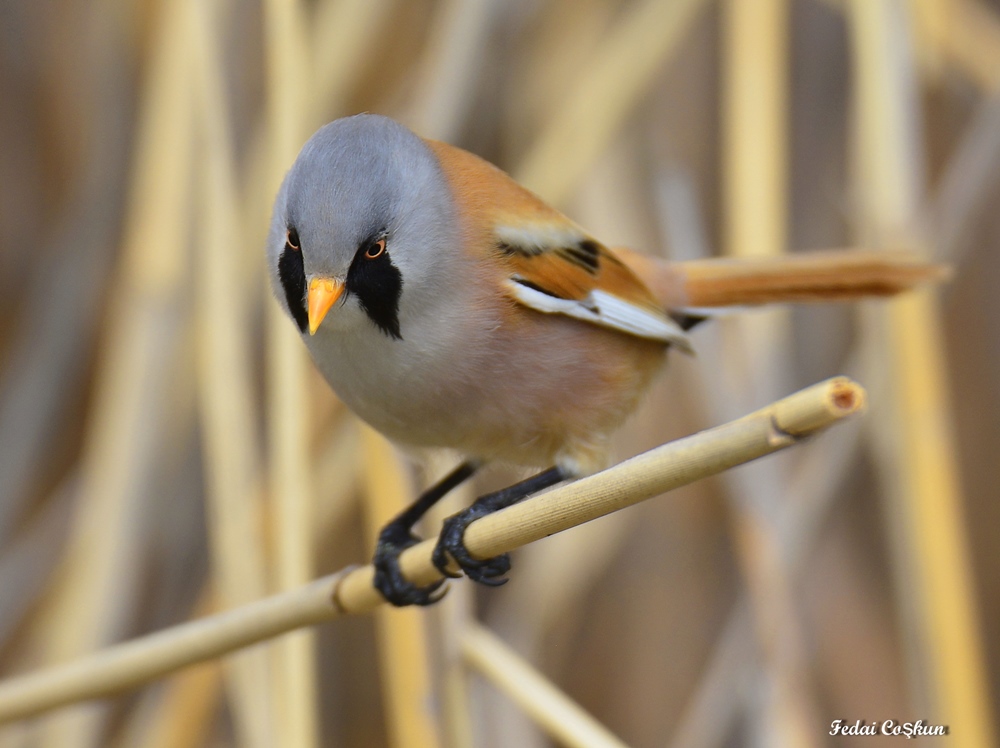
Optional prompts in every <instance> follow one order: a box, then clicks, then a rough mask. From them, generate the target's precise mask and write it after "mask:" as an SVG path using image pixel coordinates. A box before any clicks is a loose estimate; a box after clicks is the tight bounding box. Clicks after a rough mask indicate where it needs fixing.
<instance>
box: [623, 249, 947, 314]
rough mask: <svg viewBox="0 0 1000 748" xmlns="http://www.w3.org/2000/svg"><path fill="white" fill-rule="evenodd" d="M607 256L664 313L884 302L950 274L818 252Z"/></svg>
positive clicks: (940, 268)
mask: <svg viewBox="0 0 1000 748" xmlns="http://www.w3.org/2000/svg"><path fill="white" fill-rule="evenodd" d="M615 253H616V254H618V255H619V256H620V257H621V258H622V260H624V261H625V263H626V264H628V265H629V266H630V267H631V268H632V270H633V271H635V273H636V274H637V275H638V276H639V277H640V278H642V279H643V280H644V281H645V282H646V284H647V286H649V289H650V290H651V291H652V292H653V295H654V296H655V297H656V299H657V301H659V302H660V303H661V304H662V305H663V307H664V308H665V309H669V310H672V311H688V310H691V311H694V310H701V311H706V310H711V309H717V308H721V307H733V306H757V305H760V304H783V303H808V302H823V301H847V300H850V299H860V298H864V297H869V296H892V295H894V294H897V293H901V292H902V291H906V290H908V289H911V288H913V287H915V286H918V285H921V284H924V283H930V282H934V281H940V280H943V279H945V278H947V277H948V276H949V275H950V269H949V268H948V267H947V266H945V265H938V264H934V263H930V262H927V261H925V260H922V259H921V258H920V257H919V256H917V255H916V254H914V253H912V252H905V251H869V250H824V251H817V252H802V253H797V254H791V255H784V256H782V257H775V258H760V259H730V258H720V259H708V260H693V261H687V262H666V261H664V260H660V259H656V258H653V257H650V256H648V255H643V254H640V253H638V252H634V251H631V250H621V249H616V250H615ZM720 311H721V309H720Z"/></svg>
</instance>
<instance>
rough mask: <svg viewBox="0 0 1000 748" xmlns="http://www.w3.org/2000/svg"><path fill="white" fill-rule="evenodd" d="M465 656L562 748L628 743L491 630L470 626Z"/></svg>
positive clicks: (618, 747) (619, 746) (619, 747)
mask: <svg viewBox="0 0 1000 748" xmlns="http://www.w3.org/2000/svg"><path fill="white" fill-rule="evenodd" d="M462 653H463V654H464V655H465V659H466V661H467V662H468V663H469V665H471V666H472V667H473V668H475V669H476V670H478V671H479V672H480V673H482V674H483V675H485V676H486V677H487V678H488V679H489V680H490V682H491V683H493V684H495V685H496V686H497V687H498V688H499V689H500V690H501V691H503V692H504V693H505V694H507V696H508V697H509V698H510V699H512V700H513V701H515V702H516V703H517V705H518V706H520V707H521V708H522V709H523V710H524V711H525V712H526V713H527V714H528V715H529V716H531V718H532V719H534V720H535V721H536V722H537V723H538V724H539V725H540V726H541V727H542V729H543V730H545V732H546V733H547V734H548V735H549V736H551V737H552V738H553V739H554V740H556V741H557V742H558V743H559V745H565V746H570V748H625V743H623V742H622V741H621V740H619V739H618V738H617V737H615V735H614V734H612V733H611V732H610V731H609V730H608V729H607V728H606V727H605V726H604V725H602V724H601V723H600V722H598V721H597V720H596V719H594V718H593V717H592V716H591V715H590V714H588V713H587V711H586V710H585V709H583V708H582V707H581V706H580V705H579V704H577V703H576V702H575V701H573V700H572V699H570V698H569V697H568V696H566V694H564V693H563V692H562V691H561V690H559V689H558V688H557V687H556V686H554V685H553V684H552V683H551V682H550V681H549V680H548V679H547V678H545V676H543V675H542V674H541V673H539V672H538V671H537V670H535V668H533V667H532V666H531V665H530V664H529V663H528V662H526V661H525V660H524V659H522V658H521V657H520V656H519V655H518V654H517V653H516V652H514V651H513V650H512V649H511V648H510V647H508V646H507V645H506V644H504V643H503V641H502V640H500V639H499V638H498V637H497V636H496V635H495V634H493V633H491V632H490V631H489V630H488V629H485V628H483V627H482V626H476V625H470V626H469V627H468V628H467V629H466V630H465V634H464V636H463V638H462Z"/></svg>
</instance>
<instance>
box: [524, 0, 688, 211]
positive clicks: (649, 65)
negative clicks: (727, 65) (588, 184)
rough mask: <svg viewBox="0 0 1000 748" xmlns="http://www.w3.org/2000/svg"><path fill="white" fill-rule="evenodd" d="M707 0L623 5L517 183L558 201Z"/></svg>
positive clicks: (531, 152)
mask: <svg viewBox="0 0 1000 748" xmlns="http://www.w3.org/2000/svg"><path fill="white" fill-rule="evenodd" d="M706 4H707V3H706V2H705V0H675V2H669V3H665V2H662V0H644V2H643V3H642V4H641V5H639V6H637V7H635V8H630V9H629V12H628V15H627V16H626V17H625V18H624V19H622V21H621V22H620V23H618V24H617V25H616V26H615V28H614V29H612V30H611V32H610V33H609V34H608V38H607V41H606V42H604V44H603V45H602V47H601V48H600V49H597V50H595V51H594V53H593V55H592V56H591V62H590V64H589V65H588V66H587V67H586V68H585V69H584V70H582V71H581V72H580V74H579V76H578V78H577V80H576V81H575V83H574V84H573V85H572V87H571V89H570V90H569V91H568V92H567V94H566V96H565V97H563V98H559V99H558V100H556V101H555V102H554V104H553V107H552V110H551V113H550V114H549V117H548V121H547V122H546V123H545V124H544V125H543V126H542V128H541V134H540V135H539V136H538V137H537V138H536V140H535V143H534V144H533V146H532V147H531V149H530V150H529V152H528V154H527V156H526V157H525V158H524V160H523V161H522V163H521V164H520V166H519V168H517V169H516V170H515V172H514V176H515V178H516V179H517V181H519V182H521V184H523V185H525V186H526V187H528V188H529V189H531V190H534V191H535V192H537V193H538V194H540V195H541V196H542V197H544V198H545V199H546V200H548V201H549V202H552V203H556V204H559V203H563V202H565V201H566V199H567V198H568V197H569V196H570V192H571V190H572V189H574V188H575V187H576V186H577V185H578V184H579V183H580V178H581V177H582V176H583V174H585V173H586V171H587V169H589V168H590V166H591V164H592V163H593V161H594V160H595V159H596V158H597V157H598V156H599V155H600V154H601V153H602V152H603V151H604V149H605V148H606V147H607V145H608V142H609V141H610V140H611V138H612V137H613V135H614V133H615V132H617V130H618V129H619V128H620V127H621V125H622V123H623V121H624V120H625V118H626V117H627V116H628V114H629V112H631V110H632V108H633V107H634V106H635V105H636V103H637V102H638V101H639V99H640V98H641V97H642V94H643V92H644V91H645V90H646V89H647V88H648V87H649V85H650V84H651V83H652V81H653V78H654V76H655V75H656V73H657V72H658V71H659V70H660V68H661V67H662V65H663V64H664V62H665V60H666V59H667V58H668V57H669V56H670V54H671V53H672V52H673V51H674V50H675V49H676V47H677V45H678V43H679V42H680V41H681V40H682V39H683V38H684V37H685V35H686V34H687V31H688V29H689V28H690V26H691V24H692V23H693V22H694V19H695V18H696V17H697V13H698V11H699V10H701V8H703V7H704V6H705V5H706Z"/></svg>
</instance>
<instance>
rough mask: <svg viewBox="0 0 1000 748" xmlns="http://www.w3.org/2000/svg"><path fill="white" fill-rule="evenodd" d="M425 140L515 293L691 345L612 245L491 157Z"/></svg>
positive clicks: (477, 237)
mask: <svg viewBox="0 0 1000 748" xmlns="http://www.w3.org/2000/svg"><path fill="white" fill-rule="evenodd" d="M425 142H426V143H427V145H428V146H429V147H430V149H431V150H432V151H433V152H434V154H435V155H436V156H437V158H438V161H439V163H440V164H441V168H442V171H443V172H444V174H445V177H446V178H447V179H448V183H449V186H450V187H451V190H452V194H453V195H454V198H455V201H456V202H457V203H458V205H459V207H460V211H461V213H462V215H463V217H464V218H465V223H466V234H467V235H466V245H467V246H468V247H469V248H470V251H476V252H482V253H484V259H488V260H491V261H494V262H497V263H499V264H500V266H501V267H503V268H504V269H505V270H506V271H507V274H508V278H507V280H506V282H505V287H506V290H507V292H508V293H509V294H510V295H511V296H512V297H513V298H514V299H516V300H517V301H518V302H520V303H521V304H524V305H525V306H527V307H530V308H532V309H535V310H537V311H540V312H545V313H548V314H563V315H567V316H570V317H575V318H577V319H582V320H585V321H587V322H590V323H592V324H595V325H601V326H603V327H608V328H611V329H614V330H618V331H620V332H624V333H627V334H629V335H635V336H637V337H642V338H650V339H653V340H662V341H663V342H667V343H673V344H675V345H677V346H679V347H681V348H683V349H685V350H690V343H689V341H688V338H687V335H686V334H685V333H684V331H683V330H682V329H681V327H680V326H679V325H678V324H677V323H676V322H674V321H673V320H672V319H671V318H670V317H668V316H667V314H666V312H665V311H664V310H663V309H662V308H660V307H659V305H657V303H656V300H655V299H654V298H653V295H652V293H650V291H649V289H648V288H647V287H646V285H645V284H644V283H643V282H642V281H641V280H640V279H639V278H638V277H637V276H636V275H635V273H633V272H632V271H631V270H630V269H629V268H628V267H627V266H626V265H625V264H624V263H622V262H621V260H619V259H618V258H617V257H616V256H615V255H614V254H613V253H612V252H611V251H610V250H608V249H607V248H606V247H604V246H603V245H602V244H600V243H599V242H597V241H595V240H594V239H592V238H591V237H589V236H588V235H587V234H586V233H585V232H584V231H583V230H582V229H580V227H579V226H577V225H576V224H574V223H573V222H572V221H570V220H569V219H568V218H566V217H565V216H564V215H562V214H561V213H560V212H559V211H557V210H555V209H554V208H552V207H550V206H549V205H547V204H546V203H545V202H544V201H542V200H541V199H540V198H538V197H537V196H536V195H534V194H533V193H531V192H530V191H528V190H526V189H525V188H524V187H522V186H521V185H519V184H518V183H517V182H515V181H514V180H513V179H511V178H510V177H509V176H507V175H506V174H505V173H504V172H502V171H501V170H500V169H498V168H496V167H495V166H493V165H492V164H490V163H488V162H487V161H484V160H482V159H480V158H479V157H478V156H474V155H472V154H471V153H468V152H466V151H463V150H461V149H460V148H455V147H454V146H451V145H448V144H447V143H440V142H437V141H433V140H428V141H425Z"/></svg>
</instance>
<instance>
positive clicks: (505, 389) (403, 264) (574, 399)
mask: <svg viewBox="0 0 1000 748" xmlns="http://www.w3.org/2000/svg"><path fill="white" fill-rule="evenodd" d="M266 256H267V262H268V267H269V275H270V279H271V284H272V288H273V291H274V295H275V297H276V299H277V301H278V303H279V304H280V306H281V307H282V309H283V310H284V311H285V313H286V314H287V315H288V317H289V318H290V320H291V321H292V322H293V323H294V325H295V327H296V329H297V330H298V333H299V334H300V336H301V338H302V340H303V341H304V343H305V345H306V347H307V349H308V351H309V353H310V355H311V357H312V359H313V361H314V362H315V365H316V366H317V368H318V369H319V371H320V372H321V373H322V375H323V377H324V378H325V379H326V381H327V382H328V383H329V385H330V387H331V388H332V389H333V390H334V392H335V393H336V394H337V396H338V397H339V398H340V400H342V401H343V402H344V403H345V404H346V405H347V406H348V408H350V409H351V410H352V411H353V412H354V413H355V414H356V415H357V416H359V417H360V418H361V419H362V420H364V421H365V422H367V423H368V424H369V425H371V426H372V427H374V428H375V429H376V430H377V431H379V432H381V433H382V434H383V435H385V436H386V437H388V438H389V439H390V440H392V441H393V442H395V443H397V444H399V445H400V446H402V447H404V448H407V449H410V450H415V451H417V452H420V451H424V450H427V449H440V448H445V449H451V450H454V451H455V452H457V453H458V454H460V455H461V456H462V458H463V459H462V462H461V463H460V464H459V466H458V467H457V468H455V469H454V470H453V471H452V472H451V473H450V474H448V475H447V476H446V477H445V478H444V479H443V480H442V481H441V482H439V483H438V484H437V485H435V486H432V487H431V488H430V489H428V490H427V491H426V492H424V493H423V494H421V495H420V496H419V497H418V498H417V499H416V501H414V502H413V504H411V505H410V506H409V507H408V508H407V509H406V510H404V511H403V512H402V513H401V514H399V515H398V516H397V517H396V518H395V519H393V520H392V521H391V522H390V523H388V524H387V525H386V526H385V528H384V529H383V530H382V531H381V533H380V535H379V538H378V541H377V544H376V551H375V555H374V559H373V564H374V566H375V586H376V587H377V588H378V589H379V591H380V592H381V593H382V595H383V596H384V597H385V598H386V600H388V601H389V602H390V603H392V604H394V605H397V606H405V605H430V604H432V603H434V602H436V601H437V600H438V599H440V597H441V595H442V594H443V593H444V591H443V590H442V589H441V584H442V582H443V580H442V581H439V582H436V583H434V584H431V585H427V586H423V587H418V586H416V585H414V584H412V583H410V582H409V581H408V580H406V579H405V578H404V577H403V576H402V574H401V572H400V569H399V562H398V557H399V554H400V553H401V552H402V551H403V550H405V548H407V547H409V546H411V545H413V544H415V543H416V542H418V538H417V537H416V535H415V534H414V531H413V528H414V526H415V524H416V523H417V522H418V521H419V519H420V518H421V517H422V516H423V514H424V513H425V512H426V511H427V510H428V509H429V508H430V507H431V506H432V505H433V504H434V503H436V502H437V501H438V500H439V499H440V498H441V497H443V496H444V495H445V494H447V493H448V492H449V491H450V490H452V489H453V488H455V487H456V486H458V485H459V484H461V483H462V482H464V481H465V480H467V479H468V478H470V477H471V476H472V475H473V474H475V473H476V472H477V471H478V470H479V469H480V468H481V467H482V466H483V465H486V464H488V463H505V464H509V465H514V466H518V467H520V468H525V469H532V470H534V471H537V472H535V473H534V474H533V475H531V477H529V478H527V479H525V480H523V481H521V482H519V483H516V484H514V485H513V486H509V487H507V488H504V489H502V490H500V491H497V492H494V493H491V494H486V495H484V496H481V497H479V498H478V499H476V501H475V502H473V503H472V505H471V506H470V507H468V508H466V509H465V510H463V511H462V512H459V513H458V514H456V515H454V516H452V517H449V518H448V519H447V520H446V521H445V523H444V527H443V528H442V531H441V534H440V536H439V538H438V542H437V546H436V548H435V552H434V557H433V558H434V563H435V565H436V566H437V567H438V568H439V569H440V570H441V571H442V573H443V574H444V575H445V576H460V575H459V574H457V573H455V572H454V571H452V570H451V568H452V567H451V566H450V564H449V562H450V560H453V561H454V562H455V563H456V564H457V565H458V567H459V568H461V570H462V571H463V572H464V573H465V575H466V576H468V577H469V578H471V579H473V580H474V581H477V582H480V583H482V584H486V585H493V586H495V585H499V584H502V583H503V582H504V581H506V579H507V576H506V575H507V572H508V571H509V569H510V561H509V558H508V557H507V556H506V555H504V556H498V557H495V558H492V559H480V558H475V557H473V556H472V555H471V554H469V553H468V551H467V549H466V548H465V546H464V543H463V541H462V536H463V533H464V531H465V528H466V527H467V526H468V525H469V524H470V523H471V522H472V521H474V520H475V519H477V518H479V517H481V516H483V515H485V514H488V513H490V512H492V511H496V510H497V509H500V508H503V507H504V506H508V505H510V504H512V503H515V502H517V501H520V500H522V499H523V498H525V497H526V496H529V495H531V494H533V493H536V492H538V491H540V490H543V489H545V488H548V487H550V486H553V485H555V484H557V483H560V482H563V481H567V480H572V479H575V478H578V477H582V476H584V475H587V474H589V473H592V472H594V471H596V470H599V469H601V468H603V467H605V466H606V464H607V462H608V460H609V454H610V441H611V438H612V436H613V434H614V433H615V432H616V431H617V430H618V429H619V428H620V427H621V426H622V424H623V423H624V422H625V420H626V419H627V418H628V417H629V415H631V414H632V413H633V412H634V411H635V410H636V408H637V407H638V405H639V404H640V402H641V399H642V397H643V395H644V393H645V392H646V390H647V389H648V388H649V386H650V384H651V382H652V381H653V380H654V378H655V377H656V375H657V374H658V372H659V371H660V369H661V368H662V367H663V365H664V362H665V360H666V352H667V351H668V350H669V349H677V350H678V351H681V352H684V353H690V352H691V351H692V350H693V344H692V341H691V330H692V328H694V327H695V326H696V325H697V324H699V323H700V322H702V321H703V320H705V319H706V318H708V317H709V316H711V314H712V310H715V309H719V308H726V307H732V306H752V305H759V304H765V303H772V302H800V301H825V300H841V299H852V298H859V297H862V296H868V295H891V294H894V293H898V292H900V291H903V290H906V289H908V288H910V287H912V286H914V285H916V284H918V283H921V282H926V281H929V280H933V279H936V278H939V277H941V275H942V270H941V268H940V267H939V266H936V265H932V264H930V263H925V262H922V261H921V260H919V259H918V258H916V257H915V256H914V255H913V254H911V253H905V252H896V253H894V252H882V251H879V252H876V251H863V250H853V251H828V252H816V253H794V254H791V255H788V256H786V257H784V258H781V259H774V260H760V261H756V262H752V261H751V262H748V261H743V262H740V261H736V260H724V259H723V260H711V259H709V260H703V261H693V262H680V263H670V262H667V261H665V260H661V259H659V258H655V257H652V256H650V255H644V254H642V253H640V252H637V251H634V250H629V249H625V248H615V249H611V248H609V247H608V246H606V245H605V244H603V243H601V242H600V241H598V240H597V239H595V238H594V237H593V236H591V235H590V234H589V233H588V232H587V231H585V230H584V229H583V228H581V227H580V226H578V225H577V224H576V223H574V222H573V221H571V220H570V219H569V218H567V217H566V216H564V215H563V214H562V213H560V212H559V211H557V210H556V209H555V208H553V207H551V206H549V205H548V204H547V203H545V202H544V201H543V200H542V199H541V198H539V197H538V196H536V195H535V194H533V193H532V192H530V191H529V190H528V189H526V188H524V187H522V186H521V185H520V184H518V183H517V182H516V181H514V180H513V179H512V178H511V177H509V176H508V175H507V174H506V173H504V172H503V171H502V170H500V169H499V168H497V167H496V166H494V165H492V164H491V163H489V162H487V161H485V160H484V159H481V158H479V157H478V156H476V155H474V154H472V153H469V152H467V151H465V150H462V149H460V148H457V147H455V146H452V145H449V144H447V143H443V142H438V141H435V140H430V139H426V138H422V137H420V136H418V135H417V134H415V133H414V132H412V131H411V130H409V129H408V128H406V127H405V126H404V125H402V124H400V123H398V122H396V121H395V120H393V119H391V118H388V117H385V116H381V115H377V114H368V113H365V114H358V115H353V116H350V117H345V118H342V119H338V120H335V121H333V122H331V123H329V124H327V125H325V126H323V127H322V128H320V129H319V130H318V131H317V132H316V133H315V134H314V135H313V136H312V137H311V138H310V139H309V140H308V141H307V142H306V143H305V145H304V146H303V147H302V150H301V152H300V153H299V155H298V157H297V158H296V160H295V162H294V163H293V165H292V166H291V168H290V169H289V171H288V173H287V174H286V176H285V178H284V181H283V182H282V185H281V187H280V189H279V191H278V194H277V196H276V198H275V202H274V209H273V213H272V219H271V226H270V231H269V235H268V239H267V248H266Z"/></svg>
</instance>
